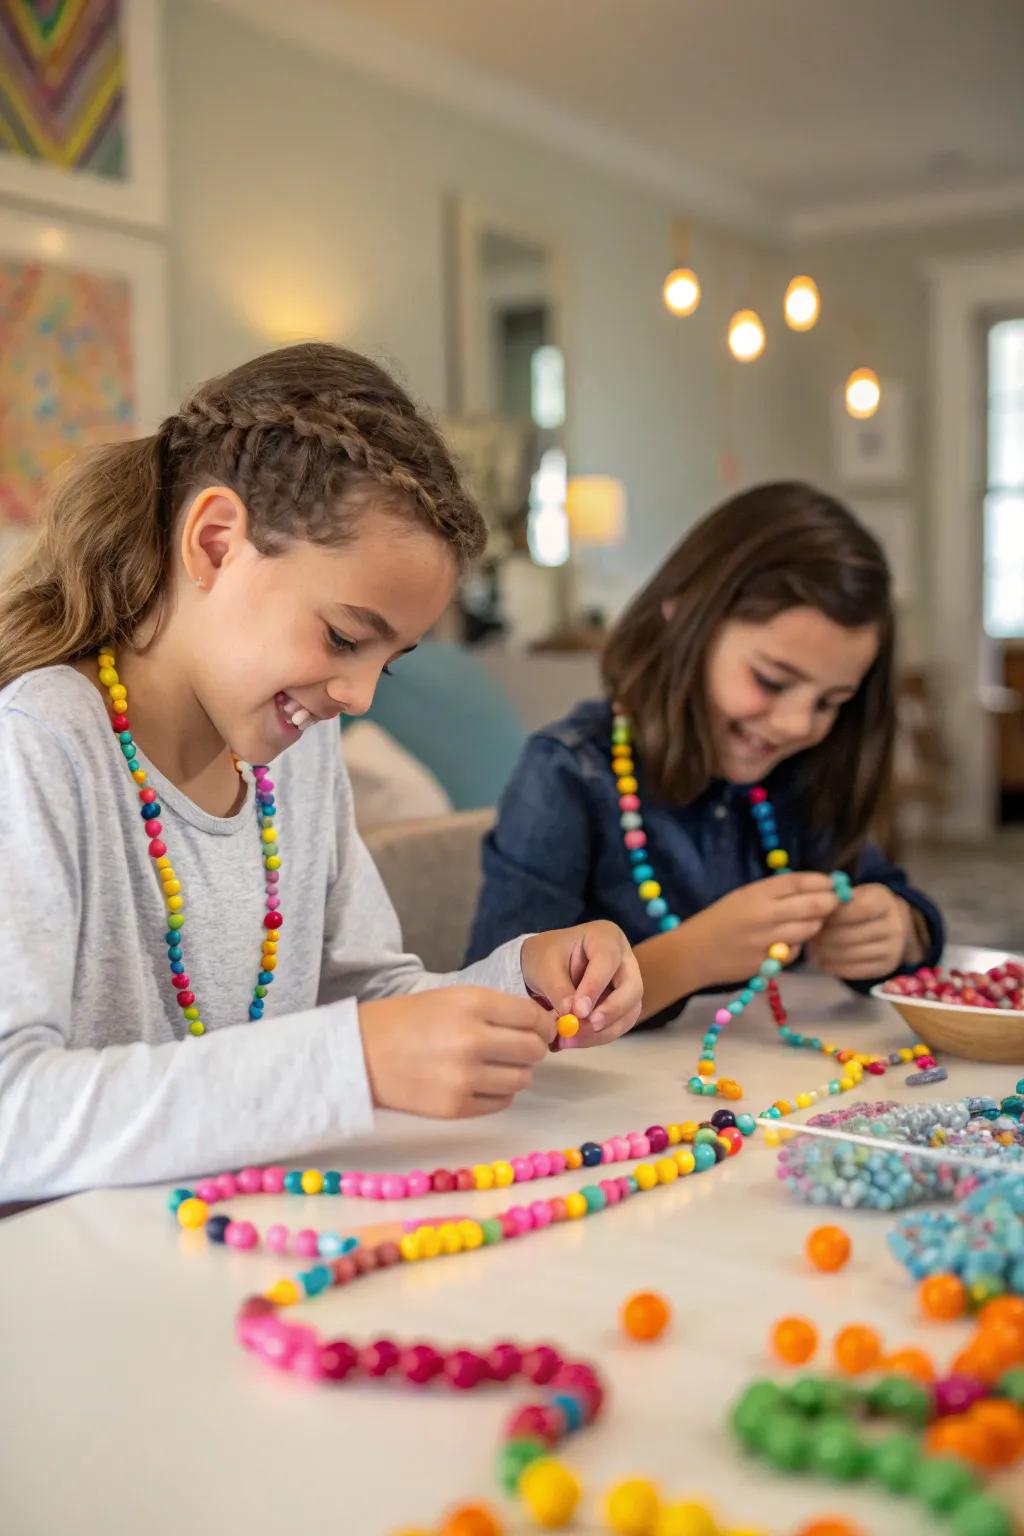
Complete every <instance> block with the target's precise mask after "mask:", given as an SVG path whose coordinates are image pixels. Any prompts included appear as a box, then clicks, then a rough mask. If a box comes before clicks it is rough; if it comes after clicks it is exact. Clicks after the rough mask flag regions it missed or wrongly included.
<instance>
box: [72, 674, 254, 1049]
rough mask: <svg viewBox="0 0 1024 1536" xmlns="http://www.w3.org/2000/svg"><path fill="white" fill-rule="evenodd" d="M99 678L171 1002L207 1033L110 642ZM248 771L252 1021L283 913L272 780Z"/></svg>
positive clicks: (176, 887)
mask: <svg viewBox="0 0 1024 1536" xmlns="http://www.w3.org/2000/svg"><path fill="white" fill-rule="evenodd" d="M99 680H100V683H101V685H102V686H103V687H104V688H105V689H106V690H107V696H108V698H109V700H110V723H111V726H112V728H113V731H114V734H115V736H116V737H117V740H118V745H119V746H120V748H121V753H122V755H123V757H124V760H125V763H126V764H127V767H128V771H129V773H130V774H131V776H132V779H133V780H134V781H135V783H136V784H137V785H138V786H139V801H140V807H139V810H140V814H141V816H142V822H143V826H144V828H145V831H146V836H147V838H148V839H149V856H150V858H151V859H152V860H153V862H154V864H155V866H156V870H157V874H158V875H159V877H160V884H161V887H162V892H163V898H164V901H165V903H166V906H167V931H166V933H165V934H164V941H165V943H166V945H167V960H168V963H169V965H170V977H171V986H172V987H173V988H174V990H175V993H176V998H175V1001H176V1002H177V1004H178V1007H179V1008H180V1009H181V1011H182V1017H183V1018H184V1020H185V1022H186V1024H187V1026H188V1032H189V1034H190V1035H202V1034H205V1032H206V1025H205V1024H204V1023H203V1020H202V1017H201V1015H200V1010H199V1004H198V1002H197V1000H196V995H195V993H194V992H193V990H192V985H191V982H190V979H189V976H188V973H187V971H186V970H185V955H184V947H183V945H182V938H183V929H184V927H185V898H184V896H183V894H182V888H181V881H180V880H179V879H178V876H177V873H176V871H175V869H174V866H173V865H172V864H171V861H170V859H169V857H168V855H167V845H166V844H165V843H164V842H163V840H162V837H161V833H162V832H163V825H162V823H161V822H160V820H159V817H160V814H161V810H162V807H161V805H160V803H159V801H158V800H157V796H156V790H155V789H151V788H149V787H148V786H147V784H146V780H147V778H148V775H147V773H146V770H145V769H144V768H142V767H140V766H139V761H138V751H139V749H138V747H137V746H136V744H135V739H134V737H133V735H132V728H131V722H130V720H129V719H128V691H127V689H126V688H125V686H124V684H123V683H122V681H121V679H120V677H119V676H118V672H117V666H116V658H115V656H114V652H113V650H112V648H111V647H110V646H106V647H105V648H104V649H103V650H102V651H100V653H99ZM233 761H234V764H235V769H236V771H237V773H238V775H239V777H240V778H242V777H243V774H242V765H241V763H240V762H239V760H238V758H237V757H233ZM252 773H253V779H254V780H255V786H256V803H257V807H258V810H259V816H258V828H259V834H260V845H261V851H262V857H263V873H264V881H265V889H266V897H265V899H266V915H265V917H264V918H263V928H264V934H263V938H262V941H261V945H260V962H259V970H258V971H257V974H256V985H255V986H254V988H253V993H252V998H251V1000H250V1002H249V1018H250V1019H252V1020H256V1019H261V1018H262V1017H263V1009H264V1006H265V999H266V996H267V990H268V988H269V987H270V986H271V984H272V982H273V980H274V971H275V969H276V968H277V961H278V953H277V945H278V936H279V933H280V929H281V925H282V923H283V922H284V918H283V916H282V914H281V910H280V909H281V898H280V896H279V894H278V882H279V880H280V869H281V855H280V853H279V852H278V841H277V828H276V826H275V825H274V820H275V816H276V811H277V807H276V804H275V801H274V781H273V780H272V779H271V778H270V774H269V769H268V768H266V767H265V766H264V765H262V764H258V765H254V766H253V770H252Z"/></svg>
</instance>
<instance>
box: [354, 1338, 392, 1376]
mask: <svg viewBox="0 0 1024 1536" xmlns="http://www.w3.org/2000/svg"><path fill="white" fill-rule="evenodd" d="M397 1364H398V1345H397V1344H394V1343H392V1341H391V1340H390V1339H377V1340H375V1342H374V1343H373V1344H367V1345H366V1347H365V1349H361V1350H360V1351H359V1368H360V1370H361V1371H365V1373H366V1375H367V1376H386V1375H387V1373H388V1371H391V1370H394V1368H395V1366H396V1365H397Z"/></svg>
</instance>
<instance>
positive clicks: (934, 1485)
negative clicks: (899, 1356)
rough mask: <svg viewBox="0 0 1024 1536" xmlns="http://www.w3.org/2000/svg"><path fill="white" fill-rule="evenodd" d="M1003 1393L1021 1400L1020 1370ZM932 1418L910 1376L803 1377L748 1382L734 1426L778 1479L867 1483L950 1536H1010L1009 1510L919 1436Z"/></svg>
mask: <svg viewBox="0 0 1024 1536" xmlns="http://www.w3.org/2000/svg"><path fill="white" fill-rule="evenodd" d="M999 1391H1000V1393H1001V1395H1003V1396H1005V1397H1008V1398H1010V1399H1011V1400H1012V1401H1014V1402H1024V1369H1018V1370H1014V1371H1008V1372H1007V1373H1006V1375H1005V1376H1004V1377H1003V1378H1002V1379H1001V1381H1000V1383H999ZM933 1411H934V1408H933V1400H932V1395H931V1393H930V1392H929V1391H928V1389H927V1388H926V1387H924V1386H922V1385H921V1383H920V1382H917V1381H912V1380H910V1379H909V1378H907V1377H905V1376H883V1377H882V1378H881V1379H880V1380H878V1381H876V1382H874V1383H873V1384H872V1385H871V1386H870V1387H867V1388H862V1387H857V1386H854V1385H853V1384H852V1383H850V1382H847V1381H842V1380H838V1379H832V1378H828V1377H821V1376H800V1377H798V1378H797V1379H796V1380H795V1381H793V1382H792V1383H790V1384H787V1385H786V1386H780V1385H779V1384H778V1383H777V1382H774V1381H765V1380H761V1381H753V1382H751V1383H750V1384H749V1385H748V1386H747V1387H746V1388H745V1390H744V1392H743V1393H742V1395H741V1396H740V1397H739V1398H738V1399H737V1401H736V1402H735V1403H734V1404H733V1407H732V1410H731V1412H730V1423H731V1426H732V1430H733V1433H734V1434H735V1435H736V1438H737V1439H738V1440H739V1441H740V1443H741V1445H743V1446H744V1447H745V1448H746V1449H747V1450H748V1451H750V1452H752V1453H753V1454H754V1455H756V1456H760V1457H762V1458H763V1459H764V1460H765V1461H767V1462H769V1463H770V1464H771V1465H772V1466H773V1467H776V1468H778V1470H779V1471H780V1472H815V1473H817V1474H818V1475H819V1476H821V1477H827V1478H829V1479H830V1480H831V1481H832V1482H838V1483H852V1482H856V1481H859V1480H861V1479H864V1478H870V1479H872V1480H873V1481H874V1482H876V1483H879V1484H880V1485H881V1486H882V1487H883V1488H885V1489H886V1490H887V1491H888V1492H889V1493H895V1494H901V1495H905V1496H907V1497H909V1498H915V1499H917V1500H919V1502H920V1503H922V1504H923V1505H924V1506H925V1508H926V1509H928V1510H930V1511H931V1513H933V1514H936V1515H945V1516H948V1518H949V1532H950V1536H1013V1520H1012V1517H1011V1516H1010V1514H1009V1512H1008V1511H1007V1510H1006V1508H1005V1506H1004V1505H1003V1504H1001V1503H1000V1501H999V1500H998V1499H994V1498H992V1497H991V1496H990V1495H989V1494H986V1493H985V1492H984V1491H983V1490H982V1486H981V1483H980V1482H979V1480H978V1478H977V1477H976V1476H975V1474H974V1473H973V1472H972V1471H971V1469H970V1467H968V1466H966V1465H965V1464H964V1463H963V1462H962V1461H959V1460H957V1459H955V1458H954V1457H951V1456H930V1455H929V1454H928V1453H927V1451H926V1450H925V1447H924V1441H923V1437H922V1435H921V1431H922V1429H923V1428H924V1426H925V1425H926V1424H927V1423H928V1422H929V1420H930V1419H931V1418H932V1415H933ZM855 1414H856V1415H858V1416H862V1417H866V1418H868V1419H876V1420H881V1419H891V1420H896V1421H897V1422H898V1423H900V1424H902V1425H904V1426H906V1427H904V1428H902V1429H898V1430H894V1431H891V1432H890V1433H888V1434H886V1435H885V1436H884V1437H883V1438H874V1439H870V1438H868V1437H866V1436H864V1435H862V1434H861V1433H860V1432H859V1430H858V1427H857V1425H856V1424H855V1423H854V1422H853V1416H854V1415H855Z"/></svg>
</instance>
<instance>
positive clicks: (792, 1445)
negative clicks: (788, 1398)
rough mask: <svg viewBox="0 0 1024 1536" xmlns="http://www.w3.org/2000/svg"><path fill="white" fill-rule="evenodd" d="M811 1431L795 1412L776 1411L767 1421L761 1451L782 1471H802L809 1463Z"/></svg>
mask: <svg viewBox="0 0 1024 1536" xmlns="http://www.w3.org/2000/svg"><path fill="white" fill-rule="evenodd" d="M810 1441H811V1432H810V1430H809V1429H808V1427H807V1425H806V1424H804V1423H803V1421H802V1420H801V1419H799V1418H797V1416H796V1414H795V1413H775V1414H772V1415H771V1417H770V1418H768V1419H767V1420H766V1422H765V1425H764V1429H763V1430H762V1432H761V1436H760V1447H759V1448H760V1451H761V1454H762V1456H764V1457H765V1459H766V1460H767V1461H770V1462H771V1464H772V1466H773V1467H777V1468H778V1469H779V1471H780V1472H800V1471H802V1470H803V1468H804V1467H806V1465H807V1454H808V1450H809V1448H810Z"/></svg>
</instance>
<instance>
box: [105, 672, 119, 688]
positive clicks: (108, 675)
mask: <svg viewBox="0 0 1024 1536" xmlns="http://www.w3.org/2000/svg"><path fill="white" fill-rule="evenodd" d="M120 681H121V679H120V678H119V677H118V675H117V672H116V671H115V669H114V668H113V667H100V682H101V683H102V684H103V686H104V688H112V687H113V686H114V684H115V683H119V682H120Z"/></svg>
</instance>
